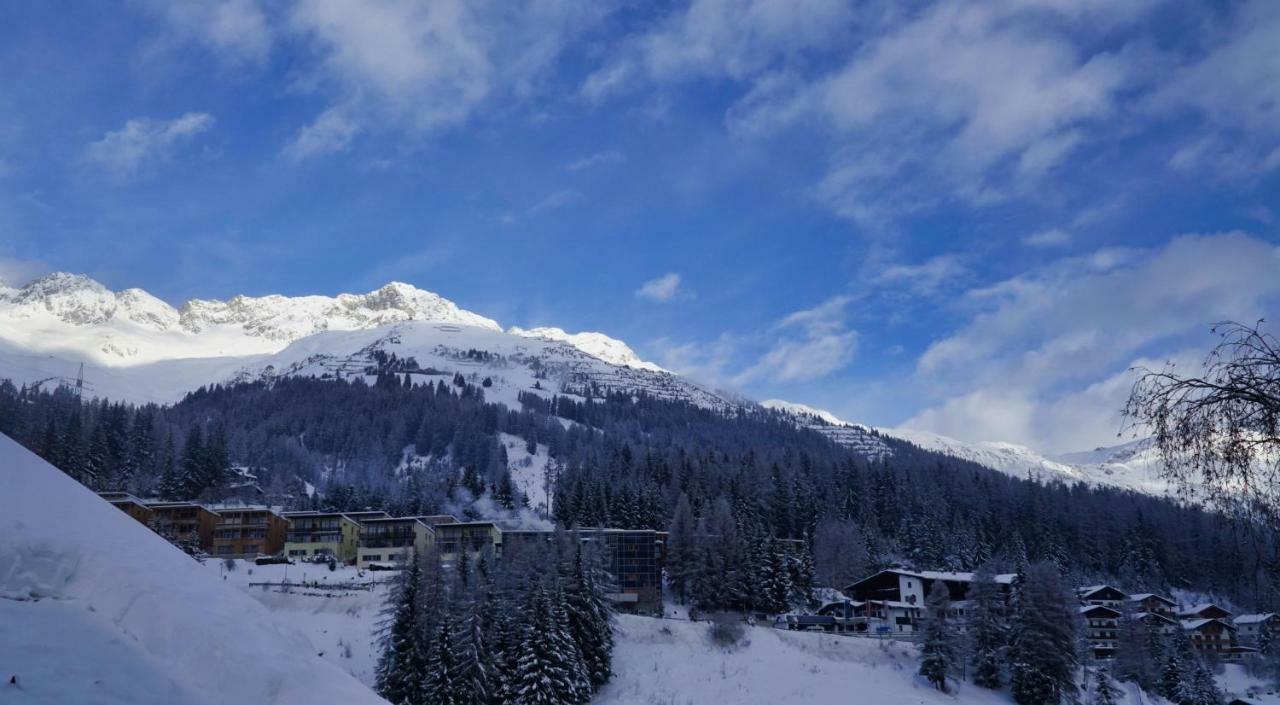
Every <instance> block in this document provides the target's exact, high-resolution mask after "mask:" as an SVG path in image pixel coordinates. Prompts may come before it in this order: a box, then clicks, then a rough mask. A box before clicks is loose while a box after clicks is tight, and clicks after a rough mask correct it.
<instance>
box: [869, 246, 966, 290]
mask: <svg viewBox="0 0 1280 705" xmlns="http://www.w3.org/2000/svg"><path fill="white" fill-rule="evenodd" d="M968 273H969V268H968V267H967V266H965V264H964V261H963V260H962V258H961V257H960V256H959V255H954V254H947V255H938V256H937V257H933V258H931V259H928V260H925V261H924V262H921V263H920V264H896V265H892V266H889V267H886V268H885V269H883V270H882V271H880V273H879V274H877V275H875V276H874V277H872V280H871V281H872V283H874V284H879V285H882V286H890V287H895V288H903V289H906V290H908V291H910V292H912V293H914V294H918V295H922V296H927V295H929V294H934V293H937V292H938V291H939V290H940V289H942V288H944V287H946V286H947V285H950V284H953V283H955V282H956V281H957V280H958V279H961V278H962V277H964V276H965V275H967V274H968Z"/></svg>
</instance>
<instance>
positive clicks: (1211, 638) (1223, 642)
mask: <svg viewBox="0 0 1280 705" xmlns="http://www.w3.org/2000/svg"><path fill="white" fill-rule="evenodd" d="M1181 624H1182V631H1183V632H1184V633H1186V634H1187V636H1189V637H1190V638H1191V643H1192V644H1193V645H1194V646H1195V647H1196V650H1198V651H1200V652H1201V653H1212V654H1215V655H1217V656H1220V657H1225V658H1230V657H1231V656H1232V655H1233V654H1235V653H1236V652H1237V649H1236V647H1237V646H1239V644H1238V643H1237V641H1236V628H1235V627H1234V626H1232V625H1231V624H1230V623H1229V622H1224V621H1223V620H1221V619H1211V618H1197V619H1183V620H1181Z"/></svg>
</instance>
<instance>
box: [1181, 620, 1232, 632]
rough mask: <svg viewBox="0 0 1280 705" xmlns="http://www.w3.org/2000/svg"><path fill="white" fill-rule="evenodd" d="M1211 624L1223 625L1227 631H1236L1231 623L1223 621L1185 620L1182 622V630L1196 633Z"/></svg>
mask: <svg viewBox="0 0 1280 705" xmlns="http://www.w3.org/2000/svg"><path fill="white" fill-rule="evenodd" d="M1210 622H1217V623H1218V624H1221V625H1222V626H1223V627H1226V628H1227V629H1230V630H1232V631H1235V626H1234V625H1232V624H1231V623H1230V622H1224V621H1222V620H1221V619H1184V620H1181V624H1182V628H1183V629H1186V630H1188V631H1195V630H1196V629H1199V628H1201V627H1203V626H1205V625H1206V624H1209V623H1210Z"/></svg>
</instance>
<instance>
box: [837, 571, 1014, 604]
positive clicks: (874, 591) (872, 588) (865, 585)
mask: <svg viewBox="0 0 1280 705" xmlns="http://www.w3.org/2000/svg"><path fill="white" fill-rule="evenodd" d="M1016 577H1017V575H1016V574H1014V573H1002V574H1000V575H997V576H995V580H996V584H997V585H999V586H1000V589H1001V590H1002V591H1004V592H1006V593H1007V592H1008V591H1009V589H1010V586H1011V585H1013V580H1014V578H1016ZM973 579H974V574H973V573H957V572H950V571H938V570H897V569H890V570H882V571H880V572H879V573H876V574H875V575H871V576H868V577H866V578H863V579H862V580H859V581H858V582H856V583H853V584H851V585H849V586H847V587H846V588H845V589H844V594H846V595H849V596H850V597H852V598H854V599H855V600H858V601H860V602H869V601H881V602H905V603H907V604H909V605H920V606H923V605H924V601H925V598H926V597H927V596H928V594H929V590H930V588H932V587H933V583H934V582H935V581H941V582H942V584H943V585H945V586H946V587H947V591H948V592H949V593H950V599H951V601H952V602H959V601H961V600H964V599H965V596H966V595H967V594H968V593H969V585H970V584H972V583H973Z"/></svg>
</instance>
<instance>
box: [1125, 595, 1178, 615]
mask: <svg viewBox="0 0 1280 705" xmlns="http://www.w3.org/2000/svg"><path fill="white" fill-rule="evenodd" d="M1128 603H1129V609H1131V610H1132V611H1133V612H1135V613H1137V612H1150V613H1151V614H1158V615H1160V616H1162V617H1168V618H1170V619H1173V617H1174V616H1175V615H1174V612H1175V611H1176V610H1177V608H1178V603H1176V602H1174V601H1173V600H1172V599H1170V598H1168V597H1165V596H1164V595H1157V594H1155V593H1153V592H1140V593H1137V594H1135V595H1130V596H1129V600H1128Z"/></svg>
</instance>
